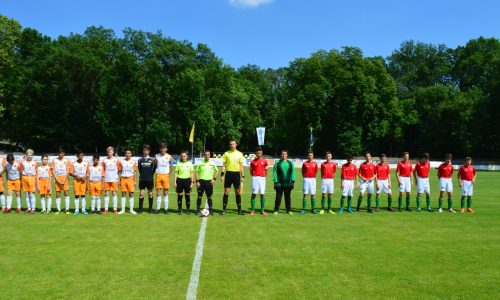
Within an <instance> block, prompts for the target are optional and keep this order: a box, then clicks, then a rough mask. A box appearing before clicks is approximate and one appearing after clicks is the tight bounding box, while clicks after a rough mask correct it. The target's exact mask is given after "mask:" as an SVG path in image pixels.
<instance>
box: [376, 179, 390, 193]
mask: <svg viewBox="0 0 500 300" xmlns="http://www.w3.org/2000/svg"><path fill="white" fill-rule="evenodd" d="M381 192H384V193H386V194H389V195H390V194H392V191H391V187H390V186H389V179H377V194H380V193H381Z"/></svg>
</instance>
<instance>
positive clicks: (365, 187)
mask: <svg viewBox="0 0 500 300" xmlns="http://www.w3.org/2000/svg"><path fill="white" fill-rule="evenodd" d="M359 191H360V192H361V193H362V194H364V193H365V192H366V191H368V194H373V193H374V192H375V185H374V184H373V180H366V181H365V180H361V183H360V184H359Z"/></svg>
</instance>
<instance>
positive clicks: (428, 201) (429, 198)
mask: <svg viewBox="0 0 500 300" xmlns="http://www.w3.org/2000/svg"><path fill="white" fill-rule="evenodd" d="M425 204H427V209H429V208H431V197H430V196H429V195H427V196H426V197H425Z"/></svg>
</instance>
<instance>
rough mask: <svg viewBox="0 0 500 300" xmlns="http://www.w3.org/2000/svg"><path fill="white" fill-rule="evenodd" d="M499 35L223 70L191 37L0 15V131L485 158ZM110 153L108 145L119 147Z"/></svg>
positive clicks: (491, 146)
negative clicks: (55, 28) (51, 26)
mask: <svg viewBox="0 0 500 300" xmlns="http://www.w3.org/2000/svg"><path fill="white" fill-rule="evenodd" d="M499 102H500V43H499V41H498V40H497V39H486V38H479V39H475V40H471V41H469V42H468V43H467V44H466V45H465V46H460V47H458V48H457V49H450V48H448V47H446V46H445V45H432V44H425V43H419V42H414V41H407V42H404V43H403V44H402V45H401V47H400V48H399V49H397V50H395V51H394V52H393V53H392V55H391V56H389V57H388V58H387V59H384V58H381V57H365V56H364V55H363V53H362V51H361V50H360V49H358V48H354V47H344V48H342V49H341V50H331V51H324V50H320V51H317V52H315V53H313V54H312V55H311V56H310V57H307V58H298V59H295V60H293V61H292V62H291V63H290V64H289V65H288V66H287V67H283V68H279V69H276V70H273V69H261V68H259V67H258V66H255V65H247V66H242V67H240V68H238V69H234V68H232V67H231V66H229V65H227V64H224V63H223V61H222V60H221V59H220V58H218V57H217V56H216V55H215V53H213V51H212V50H211V49H210V48H209V47H208V46H207V45H205V44H198V45H192V44H191V43H190V42H188V41H179V40H174V39H171V38H168V37H166V36H164V35H163V34H162V33H161V32H156V33H151V32H144V31H140V30H134V29H130V28H127V29H125V30H124V31H123V34H121V35H117V34H116V33H115V32H114V31H113V30H110V29H106V28H103V27H89V28H87V30H85V32H83V33H82V34H71V35H69V36H60V37H58V38H57V39H51V38H49V37H47V36H44V35H43V34H41V33H39V32H38V31H36V30H35V29H31V28H22V27H21V26H20V25H19V23H18V22H17V21H15V20H12V19H9V18H6V17H4V16H0V105H1V106H0V112H1V111H2V110H3V109H4V110H5V111H4V112H5V113H4V116H3V117H2V121H3V122H2V125H3V126H2V128H1V129H2V130H0V138H2V139H4V138H6V139H10V140H12V141H14V142H19V143H23V144H25V145H26V146H29V147H33V148H35V149H37V151H38V152H41V151H54V150H55V149H56V148H57V147H59V146H62V147H65V148H66V149H68V151H73V150H75V149H83V150H84V151H87V152H93V151H98V152H102V151H104V149H105V147H106V146H108V145H113V146H116V147H117V148H118V149H119V151H120V149H122V150H123V148H124V147H132V148H133V149H134V150H135V151H139V150H140V146H141V145H142V144H143V143H149V144H152V145H153V147H156V146H157V145H158V144H159V143H163V142H165V143H167V144H168V146H169V148H170V150H171V151H173V152H177V151H180V150H184V149H190V148H191V147H190V144H189V142H188V136H189V132H190V130H191V126H192V125H193V123H195V124H196V132H195V152H196V153H198V152H199V151H201V150H202V149H203V146H204V142H205V140H206V145H207V148H208V149H212V150H216V151H223V150H225V149H226V148H227V140H228V139H230V138H236V139H238V140H239V141H240V145H241V146H240V148H241V149H243V150H244V151H251V150H253V148H254V147H255V146H256V145H257V139H256V134H255V128H256V127H259V126H264V127H266V128H267V131H266V152H269V153H272V154H276V153H277V152H278V150H279V149H280V148H283V147H286V148H288V149H289V150H290V151H291V154H292V155H303V154H304V152H305V151H306V150H307V149H308V148H309V128H311V127H312V128H313V131H314V137H315V144H314V147H313V149H314V150H315V151H316V152H319V153H321V152H323V151H325V150H327V149H329V150H332V151H334V152H335V153H336V154H338V155H339V156H343V155H345V154H348V153H352V154H354V155H360V154H362V152H363V151H365V150H370V151H372V152H374V153H381V152H385V153H387V154H389V155H398V154H400V153H401V151H405V150H409V151H411V152H413V153H415V152H423V151H426V152H427V151H428V152H431V154H432V155H433V156H434V157H438V156H441V155H442V154H443V153H445V152H452V153H454V154H456V155H465V154H473V155H475V156H483V157H498V153H499V151H500V138H499V136H498V132H499V129H500V124H499V120H500V112H499V107H500V105H499V104H500V103H499ZM120 152H122V151H120Z"/></svg>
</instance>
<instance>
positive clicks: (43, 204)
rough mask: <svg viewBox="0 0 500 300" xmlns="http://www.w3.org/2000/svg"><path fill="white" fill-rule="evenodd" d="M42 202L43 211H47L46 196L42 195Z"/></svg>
mask: <svg viewBox="0 0 500 300" xmlns="http://www.w3.org/2000/svg"><path fill="white" fill-rule="evenodd" d="M40 204H41V205H42V211H45V210H46V209H47V207H46V206H45V197H44V196H42V197H40Z"/></svg>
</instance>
